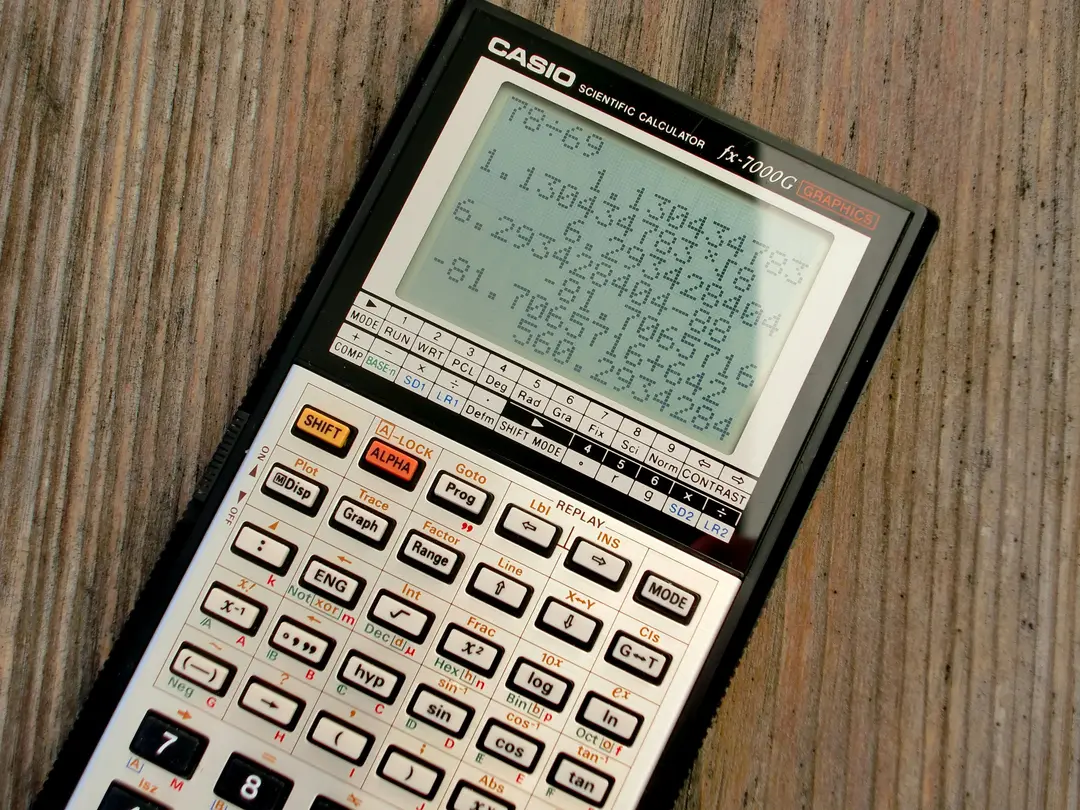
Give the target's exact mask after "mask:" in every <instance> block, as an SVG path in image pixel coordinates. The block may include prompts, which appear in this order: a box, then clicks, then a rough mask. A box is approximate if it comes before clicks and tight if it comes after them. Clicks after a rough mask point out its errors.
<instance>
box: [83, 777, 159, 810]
mask: <svg viewBox="0 0 1080 810" xmlns="http://www.w3.org/2000/svg"><path fill="white" fill-rule="evenodd" d="M98 810H169V806H168V805H165V804H161V803H160V802H155V801H153V800H152V799H148V798H146V797H145V796H143V795H142V794H141V793H136V792H135V791H134V790H132V789H131V788H129V787H127V786H126V785H122V784H120V783H119V782H113V783H112V784H111V785H109V789H108V790H106V791H105V796H104V798H102V800H101V804H99V805H98Z"/></svg>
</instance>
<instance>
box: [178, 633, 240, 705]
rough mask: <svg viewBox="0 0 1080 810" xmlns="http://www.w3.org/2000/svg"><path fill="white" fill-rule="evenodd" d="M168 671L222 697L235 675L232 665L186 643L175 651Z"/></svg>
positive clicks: (234, 668)
mask: <svg viewBox="0 0 1080 810" xmlns="http://www.w3.org/2000/svg"><path fill="white" fill-rule="evenodd" d="M169 670H170V671H171V672H172V673H173V674H174V675H179V676H180V677H181V678H184V679H186V680H189V681H191V682H192V683H193V684H195V685H197V686H201V687H202V688H203V689H205V690H206V691H207V692H213V693H214V694H215V695H224V694H225V692H226V690H228V688H229V684H230V683H232V679H233V676H234V675H235V674H236V667H234V666H233V665H232V664H230V663H228V662H226V661H222V660H221V659H220V658H218V657H216V656H214V655H211V654H210V653H208V652H206V651H205V650H200V649H199V648H198V647H196V646H194V645H192V644H188V643H187V642H186V641H185V642H184V643H183V644H181V645H180V649H179V650H177V652H176V656H175V657H174V658H173V662H172V664H170V665H169Z"/></svg>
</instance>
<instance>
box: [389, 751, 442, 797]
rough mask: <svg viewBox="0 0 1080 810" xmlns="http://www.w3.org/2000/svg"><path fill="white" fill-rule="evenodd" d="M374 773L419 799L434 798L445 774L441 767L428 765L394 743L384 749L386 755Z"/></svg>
mask: <svg viewBox="0 0 1080 810" xmlns="http://www.w3.org/2000/svg"><path fill="white" fill-rule="evenodd" d="M376 773H378V774H379V776H381V777H382V778H383V779H385V780H386V781H387V782H390V783H392V784H395V785H397V786H398V787H401V788H404V789H405V790H407V791H409V793H412V794H413V795H414V796H419V797H420V798H421V799H433V798H435V794H436V793H438V792H439V785H441V784H442V780H443V776H444V775H445V774H444V772H443V770H442V769H441V768H436V767H435V766H433V765H428V764H427V763H426V762H424V761H423V760H422V759H418V758H417V757H414V756H413V755H412V754H409V753H406V752H405V751H404V750H403V749H401V748H398V747H397V746H396V745H391V746H390V747H389V748H387V749H386V756H384V757H383V758H382V762H380V763H379V767H378V768H377V769H376Z"/></svg>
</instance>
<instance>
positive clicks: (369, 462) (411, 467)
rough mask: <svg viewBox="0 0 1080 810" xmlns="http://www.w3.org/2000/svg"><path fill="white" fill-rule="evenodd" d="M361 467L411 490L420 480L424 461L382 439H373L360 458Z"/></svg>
mask: <svg viewBox="0 0 1080 810" xmlns="http://www.w3.org/2000/svg"><path fill="white" fill-rule="evenodd" d="M360 467H361V469H364V470H367V471H368V472H369V473H371V474H372V475H377V476H379V478H382V479H384V480H386V481H389V482H391V483H392V484H397V485H398V486H399V487H404V488H405V489H407V490H409V491H410V492H411V491H412V490H414V489H416V484H417V483H418V482H419V481H420V474H421V473H422V472H423V471H424V462H423V461H421V460H420V459H419V458H417V457H416V456H413V455H410V454H408V453H406V452H405V451H404V450H399V449H398V448H396V447H393V446H392V445H389V444H387V443H386V442H384V441H382V440H381V439H372V440H371V441H370V442H369V443H368V446H367V449H366V450H365V451H364V455H363V456H362V457H361V458H360Z"/></svg>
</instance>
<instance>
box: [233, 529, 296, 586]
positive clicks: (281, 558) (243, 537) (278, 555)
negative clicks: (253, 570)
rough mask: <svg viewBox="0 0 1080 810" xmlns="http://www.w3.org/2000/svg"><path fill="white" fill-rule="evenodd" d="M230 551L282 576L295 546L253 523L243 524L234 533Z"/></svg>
mask: <svg viewBox="0 0 1080 810" xmlns="http://www.w3.org/2000/svg"><path fill="white" fill-rule="evenodd" d="M232 551H233V554H235V555H236V556H237V557H243V558H244V559H245V560H248V561H250V562H253V563H255V564H256V565H258V566H260V567H262V568H265V569H266V570H267V571H271V572H273V573H275V574H284V573H285V572H286V571H288V570H289V566H290V565H292V561H293V557H295V556H296V546H295V545H293V544H292V543H290V542H289V541H288V540H283V539H282V538H280V537H278V536H277V535H276V534H271V533H270V532H268V531H267V530H266V529H260V528H259V527H258V526H256V525H255V524H254V523H245V524H243V525H242V526H241V527H240V531H238V532H237V533H236V538H235V539H234V540H233V542H232Z"/></svg>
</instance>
